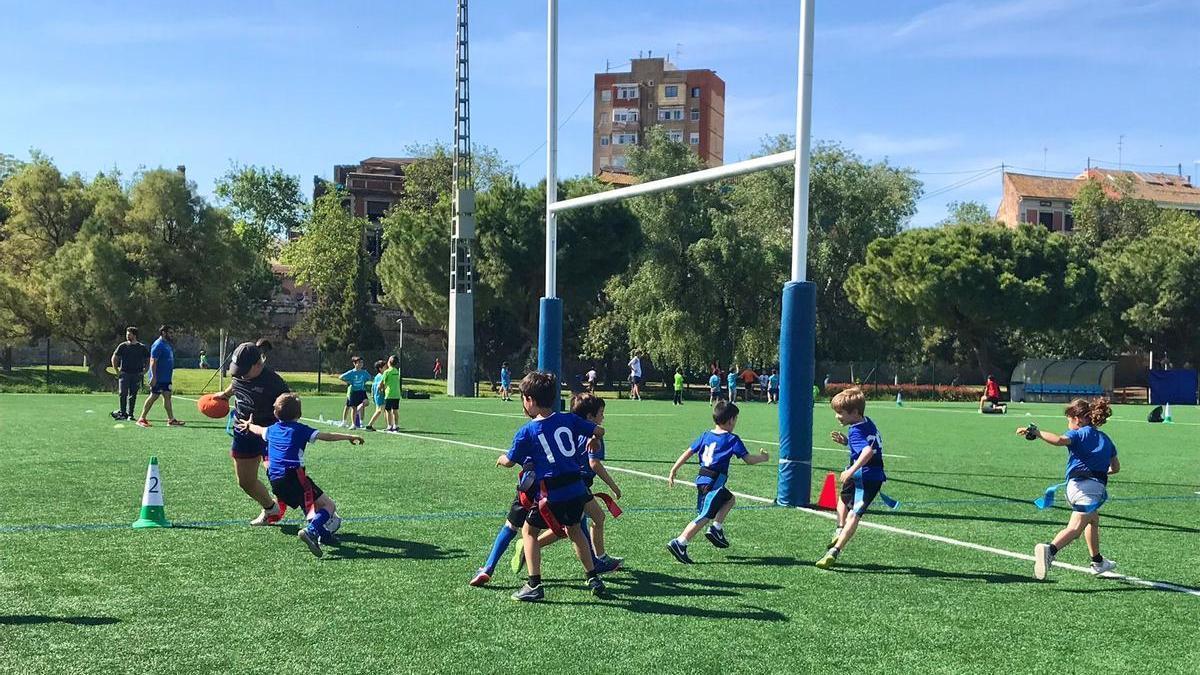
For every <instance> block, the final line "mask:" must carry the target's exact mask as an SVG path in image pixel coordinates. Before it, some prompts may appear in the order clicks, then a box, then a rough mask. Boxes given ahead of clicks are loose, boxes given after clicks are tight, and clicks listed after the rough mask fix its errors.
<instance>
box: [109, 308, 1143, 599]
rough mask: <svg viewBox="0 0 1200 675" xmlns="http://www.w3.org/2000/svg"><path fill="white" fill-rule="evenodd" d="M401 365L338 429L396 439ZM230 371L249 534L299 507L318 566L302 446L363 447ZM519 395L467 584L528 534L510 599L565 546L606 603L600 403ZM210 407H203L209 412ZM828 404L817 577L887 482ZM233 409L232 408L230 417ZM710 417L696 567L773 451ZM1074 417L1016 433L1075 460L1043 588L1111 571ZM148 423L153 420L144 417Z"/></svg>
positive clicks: (157, 375) (698, 482) (842, 404)
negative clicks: (484, 552) (835, 484)
mask: <svg viewBox="0 0 1200 675" xmlns="http://www.w3.org/2000/svg"><path fill="white" fill-rule="evenodd" d="M159 333H160V338H159V340H158V341H156V343H155V346H154V347H152V348H151V349H150V350H148V354H149V358H150V366H151V373H152V376H151V382H152V392H155V390H156V389H157V392H156V393H158V394H161V395H163V398H164V403H165V407H166V409H167V413H168V416H169V418H170V419H171V420H174V416H173V415H172V413H171V407H170V396H169V392H170V377H171V367H172V363H173V354H171V353H170V352H168V351H165V350H164V349H163V347H162V345H161V344H160V343H164V342H165V343H167V346H168V347H169V341H170V329H169V327H166V326H164V327H163V328H162V329H161V330H160V331H159ZM129 345H132V346H129ZM138 345H140V343H137V331H136V329H130V330H129V331H127V341H126V342H125V343H123V344H122V345H121V346H120V347H118V348H117V352H116V353H114V355H113V362H114V363H113V365H114V366H115V367H117V369H118V371H119V372H121V373H122V376H123V377H124V374H125V373H127V372H128V373H132V372H133V369H132V368H131V369H129V370H127V369H126V367H125V366H126V364H127V363H128V364H130V365H136V364H137V359H139V358H141V352H140V351H138V349H137V347H138ZM142 349H143V350H144V349H145V348H144V347H142ZM385 365H386V367H385ZM397 365H398V364H397V360H396V357H394V356H393V357H391V358H390V359H389V360H388V362H387V363H386V364H385V363H384V362H383V361H378V362H376V363H375V370H376V376H375V378H374V381H373V382H372V383H371V384H370V385H368V382H369V381H370V380H371V378H370V376H369V374H368V373H367V371H366V370H365V369H364V368H363V361H362V359H361V358H358V357H355V359H354V360H353V366H354V367H353V368H352V369H351V370H349V371H347V372H346V373H343V374H342V376H341V379H342V380H344V381H345V382H346V383H347V385H348V396H347V400H346V407H345V409H344V413H343V418H342V421H341V423H340V425H342V426H346V427H350V428H354V429H370V430H373V427H372V426H371V425H372V424H373V423H374V421H375V419H376V418H377V417H378V416H379V415H380V411H382V412H383V413H384V414H385V415H386V416H387V424H388V426H387V430H388V431H393V432H394V431H398V423H397V420H396V414H397V410H398V407H399V398H400V388H399V374H398V368H397ZM228 372H229V375H230V376H231V383H230V385H229V387H228V388H226V389H225V390H224V391H222V392H219V393H216V394H210V395H208V396H206V397H205V399H207V400H208V401H209V402H221V403H225V402H227V401H228V400H229V399H230V398H231V397H232V398H234V400H235V402H236V406H235V409H234V410H233V412H232V424H231V435H232V437H233V442H232V445H231V448H230V455H231V457H232V458H233V462H234V469H235V474H236V475H237V479H238V485H239V486H240V487H241V489H242V490H243V491H244V492H245V493H246V494H247V495H248V496H250V497H251V498H252V499H254V500H255V501H256V502H258V503H259V505H260V506H261V507H262V511H261V513H260V514H259V516H258V517H257V518H255V519H254V520H252V521H251V523H250V524H251V525H273V524H277V523H279V522H280V521H281V520H282V519H283V518H284V514H285V512H286V510H287V509H288V508H293V509H300V510H301V512H302V513H304V514H305V517H306V519H307V525H306V527H305V528H303V529H301V530H300V531H299V532H298V533H297V536H298V537H299V539H300V540H301V541H302V542H303V543H304V545H305V546H306V547H307V548H308V549H309V550H310V551H311V552H312V553H313V554H314V555H316V556H318V557H320V556H322V555H323V548H322V547H323V546H328V545H333V546H336V545H337V544H338V540H337V536H336V533H337V531H338V529H339V528H340V527H341V518H340V517H339V515H338V513H337V506H336V504H335V503H334V502H333V500H332V499H331V498H330V497H329V496H328V495H327V494H326V493H325V492H324V491H323V490H322V489H321V488H320V487H318V486H317V484H316V483H315V482H314V481H313V479H312V478H311V476H309V475H308V472H307V469H306V467H305V461H304V455H305V448H306V447H307V446H308V445H309V444H310V443H313V442H315V441H348V442H350V443H352V444H361V443H363V438H362V437H361V436H355V435H350V434H341V433H328V432H323V431H320V430H317V429H314V428H312V427H309V426H306V425H305V424H303V423H302V422H301V421H300V420H301V415H302V404H301V400H300V397H299V396H297V395H296V394H294V393H292V392H290V390H289V389H288V387H287V385H286V384H285V383H284V382H283V380H282V378H280V377H279V375H278V374H276V373H275V372H274V371H273V370H271V369H270V368H268V367H267V365H266V363H265V356H264V354H263V351H262V350H261V349H260V347H259V346H258V345H256V344H255V343H250V342H246V343H242V344H241V345H238V347H237V348H236V349H235V350H234V352H233V354H232V356H231V357H230V361H229V366H228ZM772 375H773V374H772ZM140 376H141V374H140V373H138V377H139V378H140ZM501 379H502V389H501V391H502V396H504V397H505V398H508V397H509V396H510V395H511V388H512V387H511V379H510V376H509V373H508V367H507V364H505V365H504V367H503V370H502V374H501ZM676 379H677V380H678V379H680V378H679V377H677V378H676ZM638 384H640V382H639V383H638ZM368 386H370V391H371V393H372V395H373V398H374V402H375V403H376V411H375V415H374V416H372V418H371V420H370V421H369V422H368V423H367V424H366V425H365V426H364V425H362V413H363V412H364V409H365V405H366V395H367V387H368ZM129 388H130V387H129V386H128V385H127V384H122V388H121V391H122V394H121V401H122V409H121V411H119V412H121V413H123V414H124V415H123V416H124V417H128V416H130V415H131V414H132V413H131V412H130V411H132V409H133V401H132V396H128V395H127V392H128V390H129ZM517 389H518V391H519V394H520V397H521V403H522V408H523V410H524V413H525V415H526V416H527V417H529V418H530V421H529V422H528V423H526V424H525V425H524V426H522V427H521V428H520V429H519V430H518V431H517V432H516V434H515V435H514V436H513V441H512V444H511V447H510V448H509V450H508V451H507V452H506V453H504V454H502V455H500V457H499V458H497V460H496V464H497V466H501V467H509V468H513V467H517V468H519V472H518V476H517V483H516V490H515V497H514V499H513V501H512V504H511V505H510V507H509V511H508V515H507V517H506V519H505V521H504V522H503V524H501V526H500V529H499V531H498V532H497V534H496V537H495V540H494V542H493V544H492V547H491V550H490V553H489V554H488V556H487V559H486V561H485V562H484V564H483V565H482V566H481V567H480V568H479V569H478V570H477V571H476V573H475V575H474V576H473V577H472V578H471V579H470V581H469V583H470V585H472V586H483V585H486V584H487V583H489V581H490V580H491V578H492V576H493V575H494V574H495V573H496V568H497V566H498V565H499V563H500V561H501V559H502V558H503V557H504V555H505V553H506V552H507V550H508V548H509V547H510V545H511V544H512V542H513V541H514V540H515V539H516V538H517V537H518V536H519V537H520V538H521V546H520V547H519V549H518V550H517V551H516V554H515V555H514V556H513V558H512V561H511V563H510V566H511V567H512V569H513V571H514V573H515V572H519V571H520V568H521V567H522V566H524V567H526V568H527V569H528V579H527V581H526V582H525V584H524V585H523V586H522V587H521V588H520V589H519V590H518V591H517V592H516V593H515V594H514V595H513V598H514V599H516V600H520V601H538V600H541V599H543V598H544V597H545V590H544V588H543V584H542V569H541V549H542V548H543V547H545V546H548V545H550V544H552V543H554V542H555V541H558V540H560V539H567V540H569V541H570V542H571V545H572V547H573V548H574V551H575V555H576V556H577V557H578V559H579V562H580V563H581V565H582V567H583V570H584V575H585V583H586V584H587V587H588V588H589V589H590V590H591V592H592V593H593V594H595V595H596V596H599V597H606V596H607V595H608V591H607V589H606V587H605V584H604V582H603V581H602V579H601V578H600V575H601V574H604V573H607V572H612V571H615V570H618V569H620V568H621V566H622V564H623V560H622V559H621V558H617V557H613V556H611V555H609V554H608V552H607V546H606V537H605V524H606V521H607V517H608V516H610V515H611V516H613V517H616V516H619V515H620V513H621V510H620V508H619V507H618V506H617V504H616V501H617V500H619V499H620V498H621V489H620V487H619V486H618V485H617V483H616V481H615V480H614V479H613V478H612V476H611V474H610V473H609V472H608V470H607V469H606V468H605V466H604V460H605V429H604V426H603V424H604V408H605V403H604V400H603V399H601V398H600V397H598V396H596V395H595V394H592V393H589V392H583V393H580V394H577V395H576V396H574V397H573V398H572V401H571V410H570V412H556V411H555V410H554V407H555V403H556V400H557V397H558V391H559V385H558V382H557V380H556V379H555V377H554V375H552V374H549V373H544V372H531V373H529V374H528V375H526V376H525V377H524V378H523V379H522V380H521V381H520V383H519V385H518V387H517ZM769 389H770V387H768V390H769ZM135 391H136V390H135ZM989 393H991V392H989ZM152 396H153V393H152ZM153 400H154V399H153V398H152V399H151V400H149V401H147V403H146V406H145V407H144V408H143V411H147V410H149V407H150V405H151V404H152V402H153ZM205 406H206V402H205V400H204V399H202V403H201V408H202V410H204V409H205ZM831 406H832V408H833V412H834V415H835V417H836V419H837V421H838V423H839V424H840V425H842V426H843V427H846V428H847V429H846V431H845V432H842V431H835V432H832V433H831V435H830V437H831V438H832V440H833V441H834V442H836V443H839V444H841V445H845V446H847V449H848V452H849V461H848V465H847V467H846V469H845V470H844V471H842V472H841V475H840V476H839V483H840V485H841V493H840V496H841V498H840V500H839V502H838V505H837V527H836V529H835V530H834V533H833V536H832V538H831V540H830V542H829V546H828V549H827V550H826V552H825V554H824V555H823V556H822V557H821V558H820V559H819V560H817V562H816V563H815V564H816V566H817V567H818V568H821V569H830V568H833V567H834V566H835V565H836V564H837V560H838V557H839V556H840V555H841V554H842V553H843V552H844V551H845V549H846V546H847V545H848V544H849V542H850V541H851V539H852V538H853V537H854V535H855V532H856V531H857V529H858V525H859V523H860V522H861V519H862V518H863V516H864V515H865V514H866V512H867V509H868V508H869V507H870V506H871V504H872V503H873V501H874V500H875V498H876V497H877V496H879V495H880V490H881V488H882V486H883V483H884V482H885V481H886V480H887V475H886V474H885V472H884V452H883V441H882V437H881V435H880V432H879V429H878V428H877V427H876V425H875V423H874V422H873V421H872V420H871V419H870V418H869V417H867V416H866V396H865V395H864V394H863V392H862V391H861V390H859V389H858V388H850V389H846V390H844V391H842V392H840V393H838V394H837V395H835V396H834V397H833V399H832V401H831ZM224 407H225V409H226V410H227V409H228V406H227V405H225V406H224ZM712 410H713V414H712V417H713V428H711V429H709V430H707V431H705V432H703V433H702V434H700V436H699V437H698V438H696V440H695V441H693V442H692V443H691V444H690V445H689V446H688V447H687V449H686V450H684V451H683V453H682V454H681V455H680V456H679V457H678V459H677V460H676V461H675V463H674V464H673V465H672V467H671V470H670V473H669V475H668V479H667V480H668V485H670V486H673V485H674V483H675V479H676V475H677V474H678V473H679V471H680V469H682V468H683V466H684V464H686V463H688V462H689V461H690V460H691V458H692V457H696V458H697V460H698V463H699V469H698V473H697V476H696V478H695V481H694V483H695V487H696V516H695V518H694V519H692V520H691V522H689V523H688V524H687V526H686V527H684V529H683V531H682V532H680V534H679V535H678V536H677V537H675V538H674V539H672V540H670V541H669V542H667V544H666V549H667V551H668V552H669V553H670V555H672V556H673V557H674V558H675V560H677V561H679V562H680V563H684V564H690V563H692V558H691V556H690V554H689V552H688V546H689V544H690V542H691V541H692V539H694V538H695V537H696V536H697V535H698V534H700V533H701V532H703V533H704V535H705V538H706V539H707V540H708V541H709V542H710V543H711V544H712V545H713V546H714V547H716V548H718V549H724V548H728V547H729V545H730V542H729V539H728V536H727V533H726V531H725V522H726V518H727V517H728V515H729V513H730V511H731V510H732V508H733V506H734V504H735V502H736V499H735V497H734V494H733V492H732V491H731V490H730V489H729V486H728V481H729V470H730V463H731V461H732V460H733V459H734V458H738V459H741V460H742V461H743V462H745V463H746V464H750V465H753V464H760V463H763V462H766V461H768V460H769V456H768V454H767V453H766V452H764V451H759V452H758V453H756V454H751V453H750V451H749V450H748V449H747V448H746V445H745V444H744V443H743V442H742V440H741V439H740V438H739V437H738V436H737V434H735V433H734V429H735V428H736V426H737V422H738V412H739V410H738V407H737V404H736V403H733V402H732V401H726V400H716V401H714V405H713V408H712ZM1065 414H1066V416H1067V423H1068V431H1067V432H1066V433H1064V434H1062V435H1058V434H1053V433H1049V432H1045V431H1041V430H1039V429H1038V428H1037V427H1036V426H1034V425H1029V426H1028V427H1022V428H1020V429H1018V430H1017V433H1018V434H1020V435H1022V436H1024V437H1025V438H1027V439H1030V440H1037V439H1041V440H1043V441H1044V442H1046V443H1048V444H1050V445H1053V446H1058V447H1063V448H1066V450H1067V453H1068V461H1067V468H1066V481H1065V482H1064V483H1063V484H1062V487H1065V488H1066V494H1067V500H1068V502H1069V503H1070V504H1071V507H1072V510H1073V513H1072V516H1071V519H1070V522H1069V523H1068V524H1067V526H1066V527H1064V528H1063V529H1062V530H1061V531H1060V532H1059V533H1058V534H1057V535H1056V536H1055V537H1054V539H1053V540H1051V541H1050V542H1046V543H1042V544H1038V545H1037V546H1036V547H1035V549H1034V559H1035V563H1034V575H1035V577H1036V578H1038V579H1045V578H1046V576H1047V575H1048V574H1049V570H1050V568H1051V566H1052V565H1053V562H1054V560H1055V558H1056V556H1057V555H1058V553H1059V552H1060V550H1061V549H1062V548H1064V547H1065V546H1066V545H1067V544H1069V543H1071V542H1072V541H1074V540H1075V539H1077V538H1078V537H1080V536H1083V537H1084V539H1085V541H1086V542H1087V546H1088V551H1089V554H1090V555H1091V563H1092V565H1091V569H1092V571H1093V572H1094V573H1095V574H1102V573H1104V572H1108V571H1109V570H1111V569H1113V567H1115V563H1114V562H1112V561H1111V560H1108V559H1106V558H1104V557H1103V556H1102V555H1101V553H1100V533H1099V526H1100V519H1099V513H1098V510H1099V508H1100V507H1101V506H1102V505H1103V504H1104V502H1105V501H1106V500H1107V499H1108V493H1107V483H1108V477H1109V476H1110V475H1111V474H1115V473H1117V472H1118V471H1119V470H1120V462H1119V461H1118V459H1117V450H1116V446H1115V445H1114V444H1113V442H1112V440H1111V439H1110V438H1109V437H1108V436H1107V435H1106V434H1105V433H1104V432H1102V431H1100V427H1101V426H1103V425H1104V423H1105V422H1106V421H1107V420H1108V418H1109V417H1110V416H1111V414H1112V411H1111V409H1110V407H1109V405H1108V402H1107V401H1106V400H1104V399H1097V400H1094V401H1090V402H1089V401H1084V400H1076V401H1074V402H1072V403H1071V405H1070V406H1068V407H1067V409H1066V411H1065ZM115 416H117V413H114V417H115ZM144 417H145V412H143V415H142V418H140V419H144ZM177 424H182V423H177ZM260 466H262V467H263V468H264V469H266V471H267V477H268V480H269V482H270V485H271V491H270V492H268V490H267V488H266V486H265V485H263V483H262V482H261V481H260V480H259V477H258V476H259V474H258V471H259V467H260ZM596 478H599V479H600V480H601V481H602V482H603V483H604V485H606V486H607V488H608V489H609V490H610V491H611V492H612V494H611V495H609V494H606V493H603V492H598V491H597V492H593V487H595V479H596ZM1056 487H1058V486H1056ZM1052 490H1053V489H1052ZM272 493H273V496H272ZM1048 494H1052V491H1051V492H1049V493H1048ZM601 504H603V507H602V506H601ZM606 512H607V515H606Z"/></svg>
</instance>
